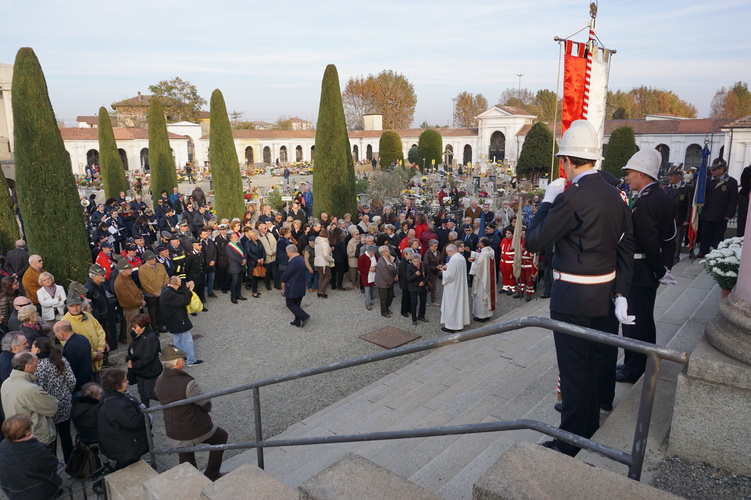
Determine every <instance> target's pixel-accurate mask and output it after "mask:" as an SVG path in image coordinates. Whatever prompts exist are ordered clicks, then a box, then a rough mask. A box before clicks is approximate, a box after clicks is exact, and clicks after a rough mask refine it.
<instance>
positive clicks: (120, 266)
mask: <svg viewBox="0 0 751 500" xmlns="http://www.w3.org/2000/svg"><path fill="white" fill-rule="evenodd" d="M126 269H133V264H131V263H130V262H128V261H127V260H126V259H120V260H118V261H117V270H118V271H124V270H126Z"/></svg>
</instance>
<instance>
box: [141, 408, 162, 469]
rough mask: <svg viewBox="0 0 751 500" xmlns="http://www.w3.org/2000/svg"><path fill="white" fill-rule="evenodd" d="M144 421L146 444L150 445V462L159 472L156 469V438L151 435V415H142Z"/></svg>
mask: <svg viewBox="0 0 751 500" xmlns="http://www.w3.org/2000/svg"><path fill="white" fill-rule="evenodd" d="M142 415H143V418H144V420H145V421H146V443H147V444H148V445H149V460H151V468H152V469H154V470H155V471H157V472H159V471H158V470H157V468H156V455H155V454H154V436H152V435H151V419H150V418H149V415H150V414H149V413H142Z"/></svg>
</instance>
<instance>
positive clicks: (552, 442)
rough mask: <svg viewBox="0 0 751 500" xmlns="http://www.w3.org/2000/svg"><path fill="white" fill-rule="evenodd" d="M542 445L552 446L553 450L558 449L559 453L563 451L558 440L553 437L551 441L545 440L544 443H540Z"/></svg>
mask: <svg viewBox="0 0 751 500" xmlns="http://www.w3.org/2000/svg"><path fill="white" fill-rule="evenodd" d="M539 444H540V446H543V447H545V448H550V449H551V450H553V451H557V452H558V453H563V451H561V449H560V448H559V447H558V441H557V440H555V439H551V440H550V441H543V442H542V443H539Z"/></svg>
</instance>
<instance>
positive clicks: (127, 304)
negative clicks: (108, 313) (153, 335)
mask: <svg viewBox="0 0 751 500" xmlns="http://www.w3.org/2000/svg"><path fill="white" fill-rule="evenodd" d="M117 270H118V271H120V273H119V274H118V275H117V278H115V295H116V296H117V301H118V302H119V303H120V308H121V310H122V315H123V321H122V324H121V328H120V339H119V340H120V342H123V343H127V342H128V338H127V336H126V332H127V331H128V329H129V328H130V326H131V321H133V318H135V317H136V315H137V314H138V313H139V312H141V308H142V307H144V306H145V305H146V301H144V300H143V299H144V297H143V292H142V291H141V289H140V288H138V285H136V283H135V282H134V281H133V278H132V274H133V265H132V264H131V263H130V262H128V261H127V260H125V259H121V260H119V261H118V262H117ZM123 327H124V328H123Z"/></svg>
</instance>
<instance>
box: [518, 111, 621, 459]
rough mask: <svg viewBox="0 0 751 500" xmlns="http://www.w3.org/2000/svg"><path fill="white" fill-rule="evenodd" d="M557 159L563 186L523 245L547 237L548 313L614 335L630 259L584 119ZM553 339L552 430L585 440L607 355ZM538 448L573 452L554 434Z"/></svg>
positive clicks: (537, 248) (593, 425) (531, 246)
mask: <svg viewBox="0 0 751 500" xmlns="http://www.w3.org/2000/svg"><path fill="white" fill-rule="evenodd" d="M558 157H559V158H560V159H561V163H562V166H563V170H564V172H565V173H566V178H567V179H568V180H569V181H570V182H571V185H570V186H568V188H567V189H566V183H567V179H564V178H560V179H556V180H555V181H553V182H551V183H550V184H549V185H548V187H547V189H546V191H545V197H544V199H543V202H542V204H541V205H540V208H539V210H538V211H537V213H536V214H535V216H534V218H533V219H532V221H531V222H530V225H529V229H528V230H527V239H526V248H527V250H528V251H529V252H533V253H535V252H542V251H543V250H545V249H546V248H548V247H550V246H551V245H552V244H553V243H555V253H554V255H553V262H552V263H553V279H554V280H555V281H554V282H553V286H552V290H551V299H550V317H551V318H552V319H554V320H557V321H564V322H566V323H571V324H575V325H580V326H585V327H589V328H594V329H596V330H600V331H605V332H610V333H617V332H618V321H620V322H621V323H629V322H633V318H632V317H629V316H628V314H627V309H628V301H627V299H626V296H627V295H628V291H629V288H630V287H631V276H632V274H633V258H634V246H633V240H632V237H631V217H630V216H629V211H628V206H627V205H626V204H625V203H623V200H622V199H621V196H620V194H619V193H618V190H617V189H615V188H614V187H613V186H611V185H610V184H608V183H607V182H606V181H605V180H604V179H603V178H602V176H601V175H600V174H599V172H598V171H597V170H595V169H594V167H595V163H596V161H597V160H599V159H600V139H599V137H598V135H597V132H596V131H595V129H594V127H593V126H592V124H591V123H589V122H588V121H586V120H576V121H574V122H573V123H572V124H571V126H570V127H569V129H568V130H567V131H566V133H565V134H564V135H563V138H562V139H561V145H560V150H559V151H558ZM554 337H555V348H556V356H557V359H558V369H559V370H560V377H561V393H562V396H563V402H564V403H565V406H564V409H563V411H562V413H561V425H560V428H561V429H564V430H567V431H570V432H572V433H574V434H577V435H579V436H583V437H586V438H589V437H591V436H592V435H593V434H594V433H595V431H596V430H597V428H598V427H599V424H600V396H599V393H598V390H599V387H598V380H600V379H601V378H603V377H604V376H605V375H606V373H608V372H609V373H610V376H611V377H612V376H613V375H614V372H615V366H614V365H615V357H614V355H613V353H612V349H611V350H610V351H608V349H607V348H606V346H604V345H602V344H598V343H596V342H590V341H588V340H584V339H579V338H576V337H572V336H568V335H565V334H562V333H558V332H554ZM615 353H616V354H617V350H616V351H615ZM609 360H612V361H609ZM609 362H612V366H608V363H609ZM543 446H545V447H548V448H551V449H554V450H557V451H560V452H562V453H565V454H567V455H570V456H575V455H576V454H577V453H578V452H579V450H580V449H579V448H578V447H576V446H573V445H571V444H568V443H566V442H564V441H561V440H558V439H555V440H552V441H547V442H545V443H543Z"/></svg>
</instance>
